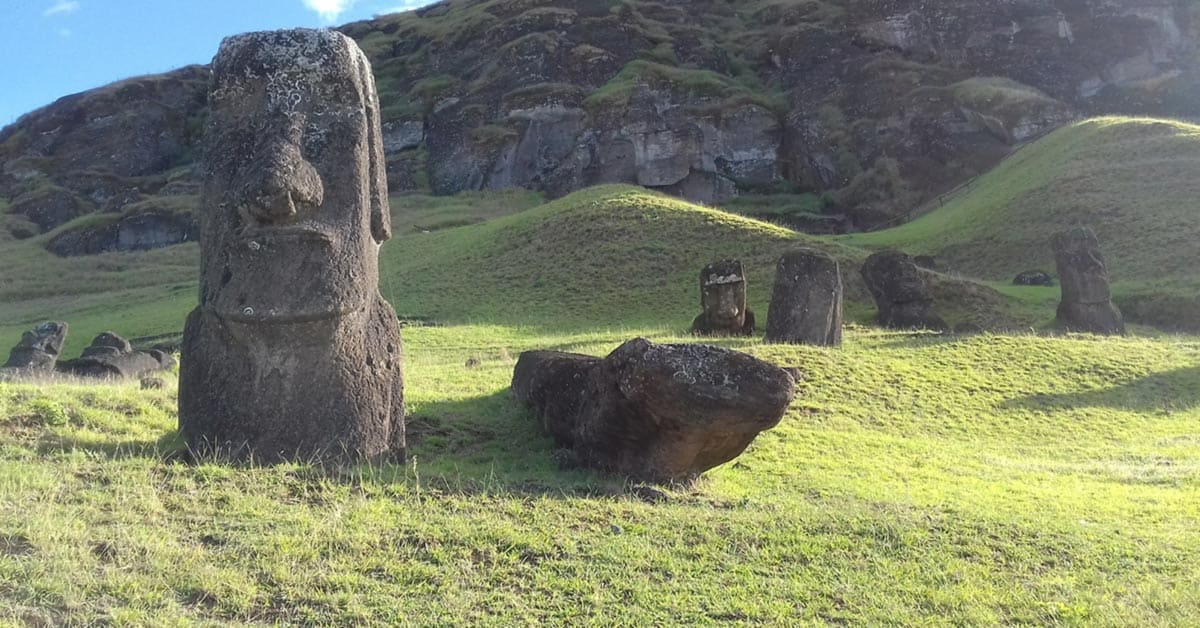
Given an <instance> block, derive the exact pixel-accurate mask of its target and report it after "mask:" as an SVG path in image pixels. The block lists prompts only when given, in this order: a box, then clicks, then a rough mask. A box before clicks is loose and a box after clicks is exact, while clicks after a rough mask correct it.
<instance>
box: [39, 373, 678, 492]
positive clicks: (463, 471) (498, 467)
mask: <svg viewBox="0 0 1200 628" xmlns="http://www.w3.org/2000/svg"><path fill="white" fill-rule="evenodd" d="M405 423H406V432H407V434H406V436H407V440H408V443H407V444H408V448H407V457H406V460H405V461H404V462H368V463H362V464H357V465H345V464H340V465H339V464H322V463H320V462H315V461H300V462H299V463H287V464H298V466H299V467H300V468H299V469H298V470H296V471H295V472H297V473H300V474H301V475H303V476H305V477H309V478H320V479H322V480H324V481H331V482H339V483H347V484H362V483H371V484H375V485H381V484H382V485H386V484H405V485H406V486H407V490H409V491H412V490H419V491H421V492H422V493H423V494H426V495H428V494H438V493H446V494H466V495H473V494H480V495H482V494H488V495H513V494H516V495H526V496H536V497H561V498H580V497H585V498H620V497H624V496H632V497H634V498H638V499H643V500H648V501H658V500H660V499H662V498H663V496H664V493H662V492H661V491H659V490H657V489H654V488H652V487H648V486H646V485H645V484H643V483H638V482H633V481H631V480H628V479H627V478H624V477H620V476H610V475H605V474H601V473H597V472H594V471H591V470H588V469H581V468H576V467H572V466H570V463H571V461H572V460H573V457H572V456H570V455H567V453H566V452H565V451H563V450H561V449H560V448H558V447H557V446H556V445H555V443H554V441H553V439H551V438H550V437H549V436H547V435H545V434H544V433H543V432H542V430H541V426H540V425H539V423H538V420H537V419H536V417H535V416H534V415H533V413H532V412H531V411H530V410H528V409H527V408H525V407H524V406H523V405H521V404H520V403H519V402H517V401H516V400H515V399H513V398H512V395H511V394H510V392H509V390H508V389H507V388H505V389H501V390H497V391H495V392H493V393H490V394H483V395H478V396H474V397H467V398H462V399H457V400H450V401H431V402H427V403H419V404H418V405H417V410H416V411H415V412H413V413H411V414H410V415H409V416H408V417H406V420H405ZM36 451H37V452H38V453H39V454H40V455H46V456H53V455H56V454H62V453H73V452H82V453H84V454H86V455H87V456H88V457H90V458H95V459H101V460H132V459H145V460H148V461H150V462H152V463H159V464H183V465H208V464H215V465H223V466H229V467H247V466H254V463H253V462H250V463H246V462H237V461H231V460H228V459H220V458H214V457H211V456H203V457H196V456H194V455H192V452H191V451H190V450H189V449H188V447H187V445H186V443H185V442H184V440H183V438H182V436H181V435H180V434H179V432H178V431H177V430H171V431H169V432H166V433H164V434H162V435H161V436H160V437H159V438H157V439H153V438H137V439H129V440H114V439H111V438H109V439H105V438H103V437H94V436H88V435H74V434H69V433H68V434H59V433H46V434H43V435H42V436H40V437H39V439H38V440H37V442H36ZM677 488H678V487H677Z"/></svg>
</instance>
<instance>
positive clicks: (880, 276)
mask: <svg viewBox="0 0 1200 628" xmlns="http://www.w3.org/2000/svg"><path fill="white" fill-rule="evenodd" d="M862 277H863V281H865V282H866V284H867V290H869V291H870V292H871V297H872V298H874V299H875V306H876V307H877V308H878V309H879V314H878V315H877V316H876V317H875V321H876V322H877V323H879V324H880V325H883V326H884V327H890V328H892V329H932V330H935V331H941V330H945V329H946V328H947V326H946V322H945V321H943V320H942V319H941V317H939V316H938V315H937V314H934V313H933V295H932V293H931V292H930V289H929V285H928V284H927V282H926V281H925V277H924V276H923V275H922V271H921V270H920V269H919V268H917V265H916V264H915V263H914V262H913V260H912V258H911V257H909V256H908V255H906V254H904V253H901V252H900V251H880V252H878V253H874V254H872V255H871V256H870V257H868V258H867V261H866V262H864V263H863V267H862Z"/></svg>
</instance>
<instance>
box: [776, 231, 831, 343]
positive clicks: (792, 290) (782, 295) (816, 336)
mask: <svg viewBox="0 0 1200 628" xmlns="http://www.w3.org/2000/svg"><path fill="white" fill-rule="evenodd" d="M842 296H843V288H842V270H841V268H840V267H839V266H838V262H837V260H835V259H833V258H832V257H830V256H828V255H826V254H824V253H820V252H818V251H811V250H806V249H800V250H796V251H790V252H788V253H784V254H783V257H781V258H780V259H779V264H778V265H776V267H775V287H774V288H773V289H772V290H771V309H770V310H769V311H768V312H767V342H778V343H792V344H808V345H818V346H838V345H840V344H842Z"/></svg>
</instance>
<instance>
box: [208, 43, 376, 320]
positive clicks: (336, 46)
mask: <svg viewBox="0 0 1200 628" xmlns="http://www.w3.org/2000/svg"><path fill="white" fill-rule="evenodd" d="M209 107H210V114H209V119H208V127H207V129H206V134H207V138H206V151H205V163H206V172H205V186H204V208H203V213H202V228H201V255H202V258H203V259H202V271H201V281H200V301H201V307H203V308H204V309H205V310H207V311H209V312H211V313H213V314H215V315H217V316H219V317H221V318H225V319H229V320H235V321H241V322H249V323H255V322H257V323H288V322H302V321H311V320H318V319H322V318H332V317H336V316H338V315H340V314H345V313H348V312H351V311H359V310H363V309H365V307H366V306H367V304H368V303H369V301H370V299H371V298H372V297H373V295H374V292H375V289H376V286H377V285H378V245H379V244H380V243H381V242H383V241H384V240H386V239H387V238H388V237H389V236H390V223H389V213H388V206H387V182H386V179H385V174H384V162H383V148H382V143H381V141H380V138H379V137H378V135H379V99H378V96H377V95H376V93H375V88H374V81H373V79H372V77H371V70H370V66H369V64H368V63H367V59H366V57H365V55H363V53H362V51H360V50H359V49H358V47H357V46H356V45H355V44H354V42H353V41H352V40H351V39H349V38H348V37H346V36H344V35H342V34H340V33H337V32H334V31H326V30H305V29H297V30H290V31H274V32H262V33H249V34H245V35H238V36H235V37H229V38H227V39H226V40H225V41H224V42H222V44H221V49H220V51H219V52H218V53H217V56H216V58H215V59H214V60H213V82H212V86H211V90H210V94H209Z"/></svg>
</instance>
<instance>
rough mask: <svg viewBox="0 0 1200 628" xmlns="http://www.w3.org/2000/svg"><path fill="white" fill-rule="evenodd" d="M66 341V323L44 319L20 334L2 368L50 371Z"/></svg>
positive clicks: (52, 369)
mask: <svg viewBox="0 0 1200 628" xmlns="http://www.w3.org/2000/svg"><path fill="white" fill-rule="evenodd" d="M66 341H67V324H66V323H62V322H57V321H46V322H44V323H42V324H40V325H38V326H37V327H34V328H33V329H31V330H29V331H27V332H25V333H23V334H21V342H19V343H17V346H15V347H13V349H12V352H11V353H9V354H8V361H7V362H5V363H4V368H13V369H21V370H24V371H28V372H39V373H40V372H52V371H54V365H55V364H56V363H57V362H58V356H59V354H60V353H62V347H63V343H64V342H66Z"/></svg>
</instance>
